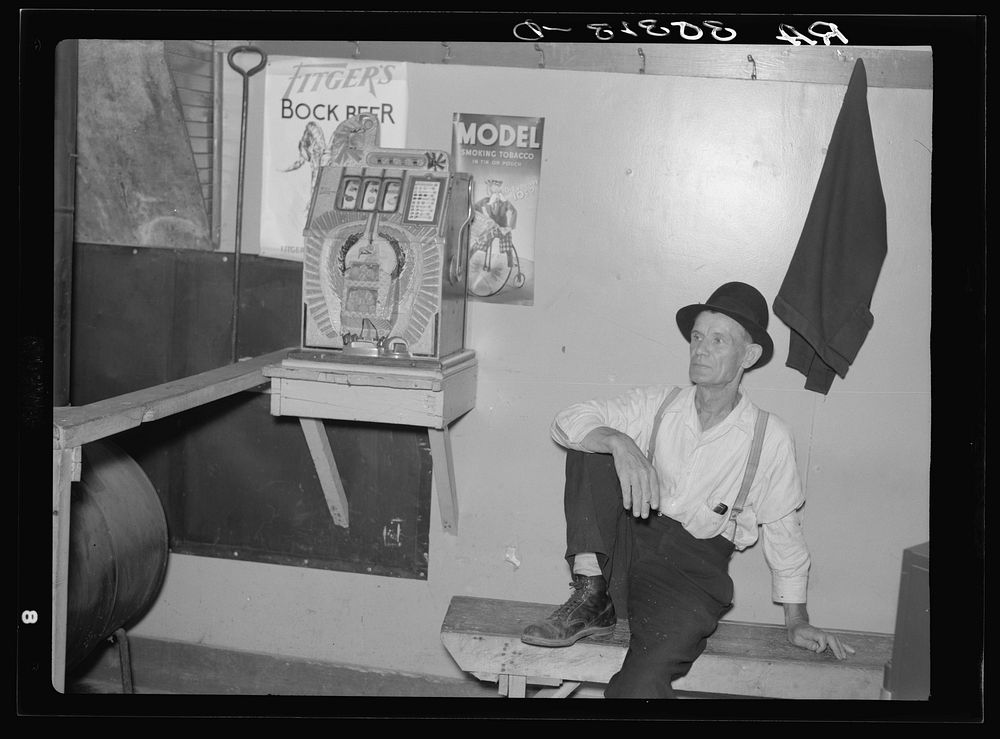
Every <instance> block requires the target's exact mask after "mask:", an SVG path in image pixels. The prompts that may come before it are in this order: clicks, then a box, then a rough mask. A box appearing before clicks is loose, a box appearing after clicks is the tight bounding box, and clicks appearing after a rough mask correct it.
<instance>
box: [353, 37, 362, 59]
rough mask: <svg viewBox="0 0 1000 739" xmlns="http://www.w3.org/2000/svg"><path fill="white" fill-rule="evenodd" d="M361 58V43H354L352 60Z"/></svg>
mask: <svg viewBox="0 0 1000 739" xmlns="http://www.w3.org/2000/svg"><path fill="white" fill-rule="evenodd" d="M359 56H361V43H360V42H358V41H355V42H354V58H355V59H357V58H358V57H359Z"/></svg>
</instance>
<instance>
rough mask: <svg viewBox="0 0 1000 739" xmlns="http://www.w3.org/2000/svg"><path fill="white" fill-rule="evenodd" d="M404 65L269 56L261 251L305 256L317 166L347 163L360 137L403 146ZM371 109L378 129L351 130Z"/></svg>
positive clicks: (404, 129)
mask: <svg viewBox="0 0 1000 739" xmlns="http://www.w3.org/2000/svg"><path fill="white" fill-rule="evenodd" d="M406 72H407V65H406V64H405V63H403V62H378V61H371V60H368V59H365V60H356V59H326V58H309V57H297V56H272V57H269V58H268V62H267V68H266V70H265V80H264V145H263V156H262V161H263V164H262V172H261V214H260V253H261V255H263V256H270V257H280V258H282V259H293V260H297V261H301V260H302V255H303V233H302V232H303V229H304V228H305V223H306V217H307V215H308V213H309V203H310V200H311V197H312V186H313V183H315V181H316V177H317V175H318V173H319V169H320V167H323V166H326V165H337V164H348V163H349V161H348V160H349V157H350V151H351V149H352V148H354V147H355V146H356V145H357V144H358V143H359V137H362V138H364V139H365V141H363V142H361V143H369V144H371V145H378V146H384V147H389V148H404V147H405V145H406V113H407V102H408V96H407V83H406ZM362 113H370V114H373V115H374V116H375V117H376V119H377V120H378V123H379V125H378V129H377V130H374V131H372V130H368V131H364V132H359V131H355V130H352V125H353V124H355V123H356V121H357V116H359V115H360V114H362Z"/></svg>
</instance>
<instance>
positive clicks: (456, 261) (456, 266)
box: [448, 177, 473, 285]
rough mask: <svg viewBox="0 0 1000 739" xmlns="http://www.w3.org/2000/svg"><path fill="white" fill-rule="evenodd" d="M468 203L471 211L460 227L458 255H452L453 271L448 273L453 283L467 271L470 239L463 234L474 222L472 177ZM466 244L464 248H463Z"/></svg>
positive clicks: (456, 282)
mask: <svg viewBox="0 0 1000 739" xmlns="http://www.w3.org/2000/svg"><path fill="white" fill-rule="evenodd" d="M466 203H467V204H468V208H469V212H468V213H466V215H465V222H464V223H463V224H462V227H461V228H459V229H458V249H457V253H458V257H457V258H455V257H452V261H451V273H450V274H449V275H448V276H449V278H450V279H451V284H453V285H455V284H458V283H459V282H460V281H461V277H462V275H463V274H464V273H465V257H466V256H467V252H468V241H467V240H465V241H463V238H462V237H463V235H464V234H465V233H466V232H467V231H468V230H469V225H470V224H471V223H472V211H473V203H472V178H471V177H470V178H469V197H468V198H467V199H466ZM463 244H464V248H463Z"/></svg>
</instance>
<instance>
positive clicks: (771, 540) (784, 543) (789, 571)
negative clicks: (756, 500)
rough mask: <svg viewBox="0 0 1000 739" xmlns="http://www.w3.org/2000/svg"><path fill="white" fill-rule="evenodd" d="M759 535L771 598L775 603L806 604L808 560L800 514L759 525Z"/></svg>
mask: <svg viewBox="0 0 1000 739" xmlns="http://www.w3.org/2000/svg"><path fill="white" fill-rule="evenodd" d="M761 532H762V534H763V535H762V536H761V545H762V546H763V549H764V561H765V562H767V566H768V567H769V568H770V570H771V599H772V600H773V601H775V602H776V603H805V602H806V595H807V592H808V587H809V566H810V564H811V560H810V557H809V548H808V547H807V546H806V541H805V537H804V536H803V534H802V519H801V517H800V516H799V512H798V511H792V512H791V513H789V514H788V515H786V516H784V517H782V518H779V519H778V520H777V521H771V522H769V523H764V524H761Z"/></svg>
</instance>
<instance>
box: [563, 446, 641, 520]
mask: <svg viewBox="0 0 1000 739" xmlns="http://www.w3.org/2000/svg"><path fill="white" fill-rule="evenodd" d="M580 445H581V446H582V447H583V448H584V449H586V450H587V451H590V452H598V453H603V454H610V455H611V456H612V458H613V459H614V462H615V470H616V471H617V472H618V481H619V482H620V483H621V487H622V506H624V507H625V508H627V509H631V510H632V515H633V516H635V517H637V518H638V517H639V516H642V518H648V517H649V511H650V509H651V508H652V509H657V508H659V507H660V479H659V476H658V475H657V474H656V470H655V469H653V465H651V464H650V463H649V460H648V459H646V455H645V454H643V453H642V450H641V449H639V447H638V446H637V445H636V443H635V441H634V440H633V439H632V437H631V436H628V435H627V434H623V433H622V432H621V431H617V430H615V429H612V428H609V427H607V426H601V427H600V428H596V429H594V430H593V431H591V432H590V433H589V434H587V435H586V436H585V437H584V439H583V441H582V442H581V443H580Z"/></svg>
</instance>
